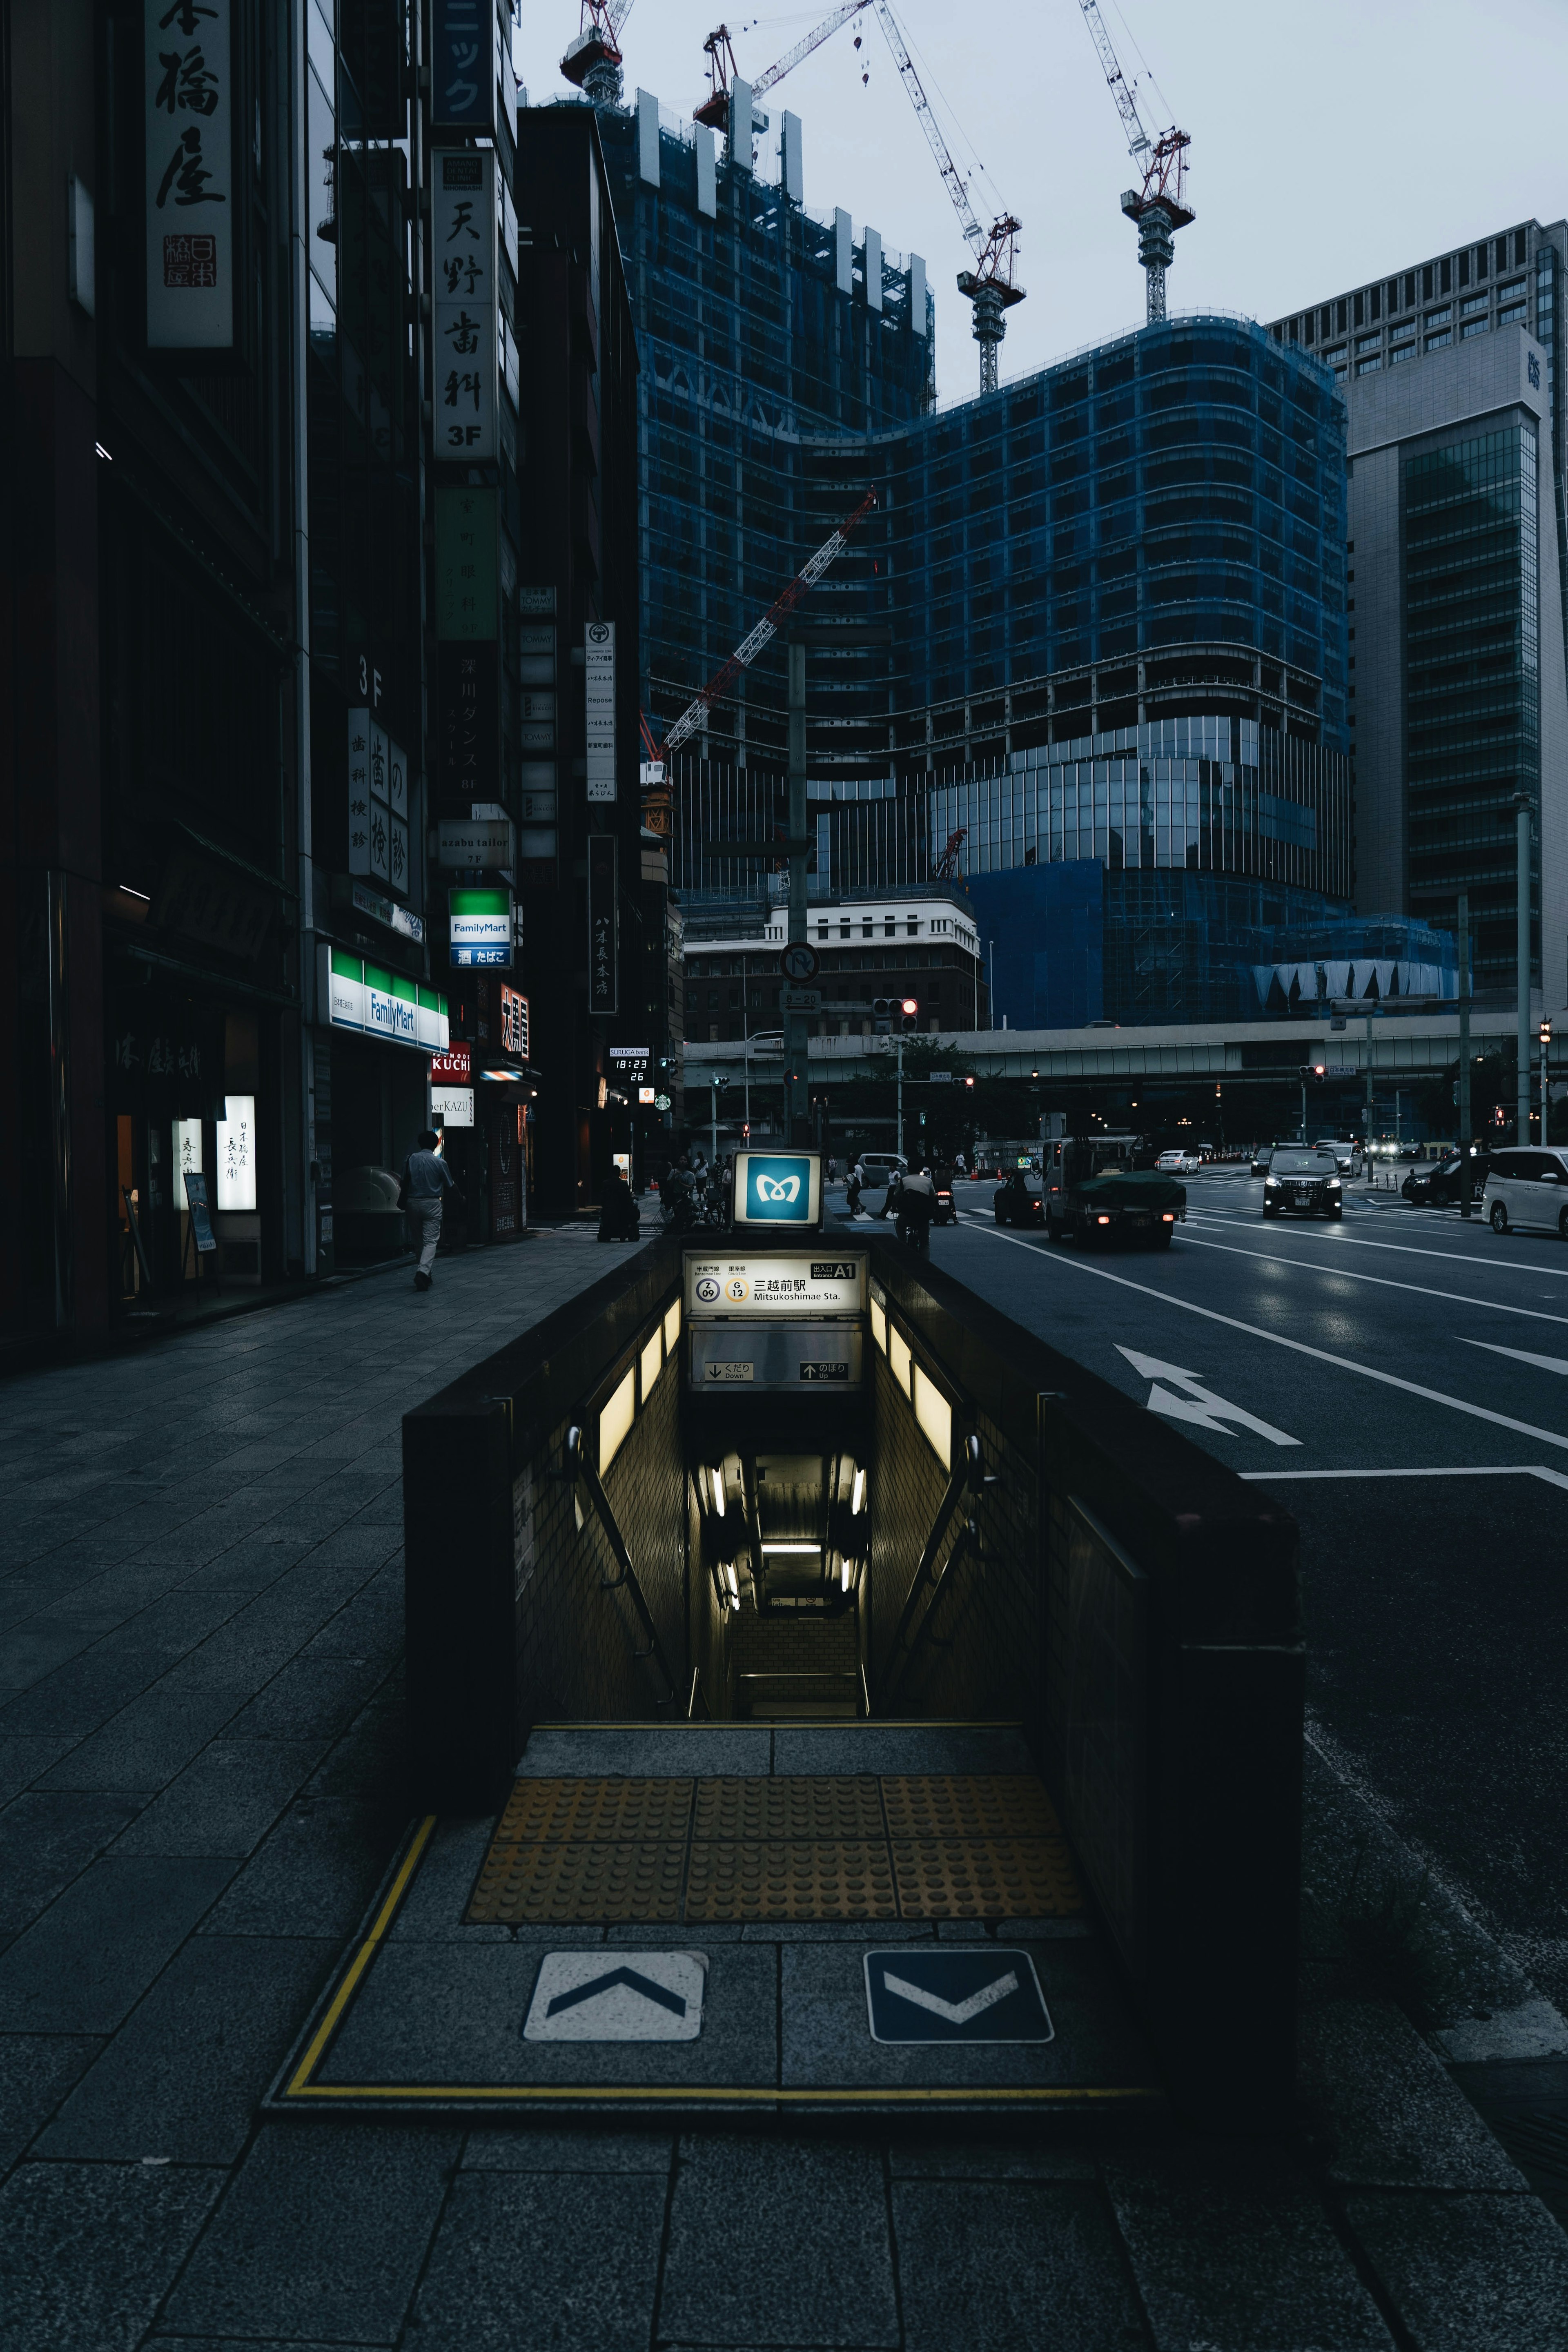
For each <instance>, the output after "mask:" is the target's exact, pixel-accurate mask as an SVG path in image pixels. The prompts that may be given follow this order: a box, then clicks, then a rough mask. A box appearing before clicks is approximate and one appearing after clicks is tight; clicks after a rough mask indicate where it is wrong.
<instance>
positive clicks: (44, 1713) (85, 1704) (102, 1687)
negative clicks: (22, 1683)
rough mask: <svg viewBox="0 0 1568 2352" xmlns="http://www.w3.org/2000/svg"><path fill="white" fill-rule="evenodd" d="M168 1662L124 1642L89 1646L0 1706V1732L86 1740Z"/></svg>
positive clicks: (165, 1667)
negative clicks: (107, 1646)
mask: <svg viewBox="0 0 1568 2352" xmlns="http://www.w3.org/2000/svg"><path fill="white" fill-rule="evenodd" d="M171 1663H172V1662H171V1660H170V1659H169V1658H168V1657H167V1655H165V1654H163V1652H162V1651H158V1652H149V1651H143V1650H136V1649H132V1648H131V1647H129V1646H128V1645H127V1644H126V1643H124V1642H123V1641H121V1642H117V1643H115V1644H114V1645H113V1647H112V1648H99V1649H96V1650H89V1651H88V1652H87V1653H86V1654H85V1655H83V1656H82V1657H79V1658H74V1659H72V1660H71V1662H70V1664H68V1665H67V1666H63V1667H61V1668H59V1669H58V1670H57V1671H56V1672H55V1673H54V1674H52V1675H46V1676H45V1677H44V1679H43V1681H42V1682H37V1683H34V1684H33V1685H32V1686H31V1687H30V1688H29V1689H27V1690H25V1691H21V1692H18V1693H17V1694H16V1696H14V1697H12V1698H8V1699H6V1700H5V1703H4V1704H3V1705H0V1732H7V1733H9V1732H24V1733H30V1734H34V1735H39V1734H41V1735H43V1736H44V1737H45V1738H50V1737H54V1738H65V1737H67V1736H68V1737H70V1738H73V1739H86V1738H90V1737H91V1735H92V1734H93V1733H94V1732H95V1731H97V1730H99V1729H100V1727H102V1726H103V1725H104V1724H106V1723H108V1722H110V1720H111V1719H112V1718H113V1717H115V1716H117V1715H118V1714H119V1713H120V1711H121V1708H122V1707H126V1706H130V1705H131V1702H132V1699H136V1698H140V1696H142V1692H143V1691H144V1690H147V1689H148V1688H149V1687H150V1686H151V1685H153V1683H155V1682H156V1681H157V1680H158V1678H159V1676H160V1675H163V1674H166V1673H167V1672H168V1669H169V1666H170V1664H171Z"/></svg>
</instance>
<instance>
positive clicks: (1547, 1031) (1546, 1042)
mask: <svg viewBox="0 0 1568 2352" xmlns="http://www.w3.org/2000/svg"><path fill="white" fill-rule="evenodd" d="M1551 1058H1552V1024H1551V1022H1550V1021H1546V1020H1543V1021H1542V1024H1541V1140H1542V1143H1543V1144H1544V1143H1545V1141H1546V1114H1547V1110H1548V1108H1549V1107H1550V1097H1551V1089H1550V1087H1548V1085H1547V1082H1546V1066H1547V1063H1548V1062H1549V1061H1550V1060H1551Z"/></svg>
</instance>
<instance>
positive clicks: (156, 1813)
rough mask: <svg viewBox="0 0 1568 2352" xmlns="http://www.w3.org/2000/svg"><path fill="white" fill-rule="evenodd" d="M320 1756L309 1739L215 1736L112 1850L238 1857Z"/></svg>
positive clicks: (256, 1840)
mask: <svg viewBox="0 0 1568 2352" xmlns="http://www.w3.org/2000/svg"><path fill="white" fill-rule="evenodd" d="M320 1757H321V1748H320V1747H319V1746H318V1745H317V1744H316V1743H315V1742H314V1741H307V1740H287V1739H214V1740H212V1741H210V1742H209V1744H208V1745H207V1746H206V1747H205V1748H203V1749H202V1751H201V1753H200V1754H199V1755H198V1756H196V1757H195V1759H193V1761H192V1762H191V1763H189V1764H187V1765H186V1767H185V1769H184V1771H183V1772H182V1773H180V1774H179V1775H178V1777H177V1778H176V1779H175V1780H171V1781H170V1783H169V1785H168V1787H167V1788H166V1789H165V1790H163V1793H162V1795H160V1796H157V1797H154V1798H153V1801H152V1803H151V1804H150V1805H147V1806H145V1807H144V1808H143V1810H142V1812H141V1813H139V1814H138V1816H137V1818H136V1819H135V1821H134V1822H132V1825H131V1827H130V1828H129V1829H128V1830H127V1831H126V1832H125V1833H124V1835H123V1836H122V1837H121V1840H120V1842H119V1843H118V1845H117V1846H116V1847H115V1852H116V1853H122V1854H123V1853H211V1854H233V1855H235V1856H236V1857H237V1858H238V1859H241V1860H242V1859H243V1858H244V1857H245V1856H246V1855H247V1854H248V1853H254V1851H255V1849H256V1847H257V1846H258V1844H259V1843H260V1842H261V1840H262V1839H263V1838H264V1837H265V1836H266V1834H267V1832H268V1830H269V1829H270V1828H271V1826H272V1824H273V1822H275V1821H276V1820H277V1819H278V1816H279V1813H280V1812H281V1811H283V1809H284V1807H285V1806H286V1805H288V1804H289V1802H290V1801H292V1799H293V1798H294V1797H295V1796H296V1795H297V1794H298V1793H299V1791H300V1789H301V1788H302V1787H303V1786H304V1783H305V1781H306V1780H308V1779H309V1778H310V1772H311V1770H312V1769H313V1768H314V1767H315V1765H316V1764H317V1762H318V1761H319V1760H320ZM3 1822H4V1816H3V1815H0V1824H3Z"/></svg>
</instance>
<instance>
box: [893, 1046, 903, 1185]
mask: <svg viewBox="0 0 1568 2352" xmlns="http://www.w3.org/2000/svg"><path fill="white" fill-rule="evenodd" d="M893 1043H894V1045H896V1046H897V1048H898V1055H899V1158H900V1160H901V1159H902V1158H903V1156H904V1041H903V1038H902V1036H899V1037H895V1038H894V1040H893Z"/></svg>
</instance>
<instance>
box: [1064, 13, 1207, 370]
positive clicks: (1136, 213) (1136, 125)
mask: <svg viewBox="0 0 1568 2352" xmlns="http://www.w3.org/2000/svg"><path fill="white" fill-rule="evenodd" d="M1079 7H1080V8H1081V9H1082V10H1083V20H1084V23H1085V24H1086V25H1087V26H1089V39H1090V40H1091V41H1092V42H1093V43H1094V47H1095V53H1096V55H1097V56H1098V58H1099V59H1100V71H1101V72H1102V73H1103V74H1104V76H1105V79H1106V83H1107V86H1108V87H1109V89H1110V95H1111V98H1112V100H1114V101H1115V106H1116V111H1117V113H1118V114H1119V115H1120V116H1121V128H1122V130H1123V131H1124V132H1125V133H1126V136H1127V152H1128V153H1129V154H1130V155H1131V158H1132V161H1133V163H1134V164H1135V165H1136V167H1137V168H1138V170H1139V171H1141V172H1142V174H1143V184H1142V188H1128V189H1126V190H1125V191H1124V192H1123V194H1122V198H1121V209H1122V211H1123V212H1124V213H1125V214H1126V215H1127V217H1128V219H1129V220H1131V221H1136V222H1137V224H1138V258H1139V260H1140V261H1141V262H1142V265H1143V268H1144V272H1145V276H1146V279H1147V285H1148V299H1149V310H1148V322H1149V324H1150V326H1155V325H1157V324H1158V322H1159V321H1160V320H1162V319H1163V317H1164V315H1165V272H1166V270H1167V269H1169V268H1170V267H1171V264H1172V262H1173V260H1174V259H1175V257H1176V252H1175V246H1174V243H1173V239H1174V236H1175V233H1176V231H1177V230H1178V229H1179V228H1185V226H1186V225H1187V223H1188V222H1189V221H1190V220H1192V219H1193V218H1194V213H1193V208H1192V206H1191V205H1189V204H1188V203H1187V202H1186V200H1185V195H1184V187H1183V183H1184V180H1185V177H1186V170H1187V149H1188V148H1189V147H1190V146H1191V145H1192V143H1193V142H1192V141H1191V139H1190V138H1189V137H1188V135H1187V133H1186V132H1185V131H1178V130H1177V129H1176V127H1175V125H1174V124H1172V126H1171V128H1170V130H1169V131H1161V132H1160V133H1159V135H1158V137H1156V138H1154V139H1151V138H1150V136H1149V133H1148V132H1147V131H1145V129H1144V128H1143V120H1142V115H1141V114H1140V113H1139V111H1138V100H1137V99H1136V98H1135V97H1134V95H1133V91H1132V86H1131V83H1130V82H1129V81H1128V79H1127V77H1126V75H1125V74H1124V73H1123V72H1122V70H1121V65H1120V63H1119V61H1118V59H1117V55H1116V51H1115V49H1114V48H1113V47H1112V46H1111V40H1110V34H1109V33H1108V32H1107V31H1106V29H1105V19H1104V17H1103V16H1101V15H1100V0H1079Z"/></svg>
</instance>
